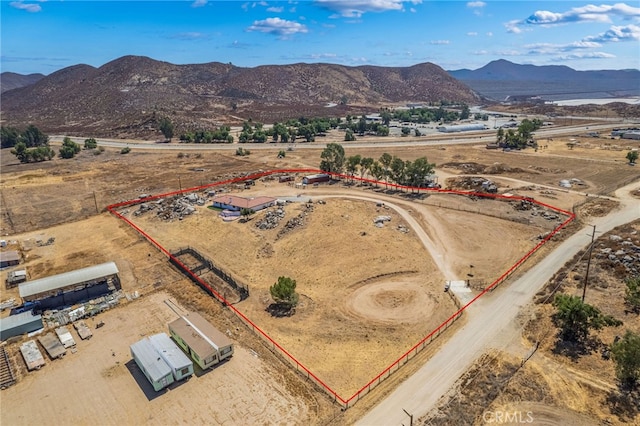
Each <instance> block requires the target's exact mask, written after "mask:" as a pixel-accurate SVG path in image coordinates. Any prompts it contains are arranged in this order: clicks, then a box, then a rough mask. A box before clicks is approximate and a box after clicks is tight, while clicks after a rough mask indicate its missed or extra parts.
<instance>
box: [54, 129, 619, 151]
mask: <svg viewBox="0 0 640 426" xmlns="http://www.w3.org/2000/svg"><path fill="white" fill-rule="evenodd" d="M626 125H627V126H628V125H629V124H628V123H627V124H626ZM620 126H625V124H622V123H615V124H614V123H612V124H597V125H590V126H584V125H581V126H563V127H544V128H541V129H539V130H538V131H536V132H535V137H536V139H538V140H542V139H546V138H552V137H557V136H562V135H575V134H584V133H585V132H586V131H587V129H588V131H598V130H610V129H612V128H614V127H620ZM63 138H64V136H61V135H56V136H51V138H50V139H51V141H52V142H55V143H60V142H62V139H63ZM71 139H72V140H73V141H74V142H77V143H79V144H81V145H82V144H84V140H85V139H86V138H84V137H75V136H74V137H72V138H71ZM366 140H367V142H343V141H340V144H341V145H343V146H344V147H352V148H397V147H398V146H403V147H406V146H434V145H461V144H469V143H475V144H487V143H492V142H495V140H496V134H495V130H490V131H486V132H485V133H484V134H482V135H478V134H475V135H465V134H462V133H457V134H451V133H436V134H432V135H429V136H426V137H423V138H420V139H416V138H412V137H406V138H377V139H376V138H375V137H367V138H366ZM96 141H97V142H98V145H101V146H104V147H107V148H120V149H121V148H124V147H127V146H128V147H129V148H131V149H136V150H166V151H235V150H236V149H238V147H243V148H246V149H249V150H251V151H253V150H265V149H272V150H273V149H283V148H286V147H289V146H291V145H293V146H295V149H324V148H325V147H326V145H327V144H326V143H323V142H321V141H316V142H310V143H307V142H300V143H295V144H282V143H277V144H275V143H247V144H238V143H232V144H225V143H219V144H188V143H177V142H173V143H155V142H150V141H141V140H118V139H98V138H96Z"/></svg>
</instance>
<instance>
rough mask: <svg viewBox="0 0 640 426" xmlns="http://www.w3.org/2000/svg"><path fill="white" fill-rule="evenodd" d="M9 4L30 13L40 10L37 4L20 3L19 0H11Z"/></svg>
mask: <svg viewBox="0 0 640 426" xmlns="http://www.w3.org/2000/svg"><path fill="white" fill-rule="evenodd" d="M9 6H11V7H14V8H16V9H20V10H26V11H27V12H31V13H36V12H40V11H41V10H42V8H41V7H40V5H39V4H29V3H22V2H21V1H13V2H11V3H9Z"/></svg>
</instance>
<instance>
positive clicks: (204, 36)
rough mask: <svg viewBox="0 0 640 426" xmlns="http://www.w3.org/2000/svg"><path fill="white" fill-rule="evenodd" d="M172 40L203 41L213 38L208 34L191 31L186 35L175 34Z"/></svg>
mask: <svg viewBox="0 0 640 426" xmlns="http://www.w3.org/2000/svg"><path fill="white" fill-rule="evenodd" d="M171 38H174V39H178V40H202V39H208V38H211V36H210V35H208V34H204V33H199V32H195V31H191V32H186V33H178V34H175V35H173V36H171Z"/></svg>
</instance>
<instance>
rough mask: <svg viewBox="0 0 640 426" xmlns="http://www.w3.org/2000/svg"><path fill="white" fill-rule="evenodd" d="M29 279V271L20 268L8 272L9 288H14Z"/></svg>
mask: <svg viewBox="0 0 640 426" xmlns="http://www.w3.org/2000/svg"><path fill="white" fill-rule="evenodd" d="M26 280H27V271H26V270H25V269H20V270H17V271H11V272H9V273H8V274H7V288H12V287H15V286H17V285H18V284H20V283H23V282H25V281H26Z"/></svg>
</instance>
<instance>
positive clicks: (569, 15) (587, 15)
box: [504, 3, 640, 34]
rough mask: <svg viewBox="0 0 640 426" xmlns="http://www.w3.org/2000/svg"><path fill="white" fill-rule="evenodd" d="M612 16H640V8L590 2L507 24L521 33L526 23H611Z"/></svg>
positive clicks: (538, 13)
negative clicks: (597, 4)
mask: <svg viewBox="0 0 640 426" xmlns="http://www.w3.org/2000/svg"><path fill="white" fill-rule="evenodd" d="M612 16H620V17H623V18H639V17H640V8H638V7H633V6H629V5H627V4H624V3H616V4H606V5H605V4H603V5H600V6H596V5H593V4H588V5H586V6H582V7H574V8H572V9H570V10H568V11H566V12H551V11H548V10H538V11H536V12H534V13H533V14H532V15H531V16H529V17H528V18H526V19H522V20H515V21H509V22H507V23H506V24H504V25H505V27H506V28H507V31H508V32H511V33H516V34H518V33H520V32H521V31H522V30H521V28H519V27H520V26H525V25H534V26H535V25H542V26H545V25H558V24H566V23H574V22H600V23H610V22H612V21H611V17H612Z"/></svg>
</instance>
